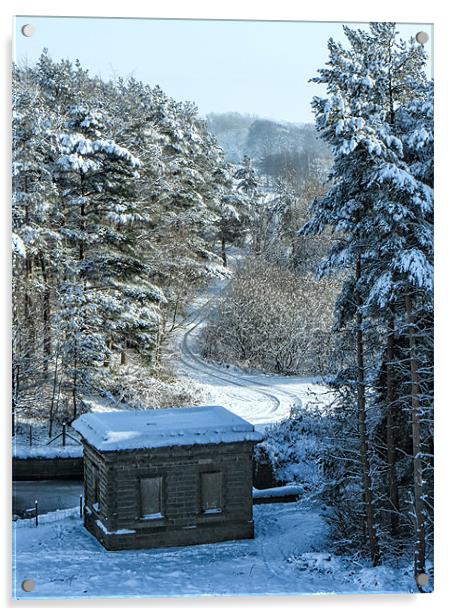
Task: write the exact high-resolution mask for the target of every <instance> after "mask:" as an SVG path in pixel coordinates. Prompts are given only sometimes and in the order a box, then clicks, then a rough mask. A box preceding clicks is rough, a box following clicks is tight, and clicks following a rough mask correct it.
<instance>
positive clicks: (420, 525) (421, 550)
mask: <svg viewBox="0 0 452 616" xmlns="http://www.w3.org/2000/svg"><path fill="white" fill-rule="evenodd" d="M405 310H406V318H407V323H408V340H409V348H410V381H411V424H412V440H413V484H414V515H415V521H416V540H415V547H414V577H415V579H416V582H417V576H418V575H419V574H421V573H425V512H424V498H425V497H426V494H424V484H423V478H422V471H423V460H422V453H423V452H422V438H421V421H422V418H421V408H420V394H421V388H420V377H419V366H418V362H417V358H416V351H417V348H416V327H415V323H414V319H413V306H412V301H411V297H410V295H409V294H407V295H406V297H405ZM418 588H419V589H420V590H421V585H419V584H418Z"/></svg>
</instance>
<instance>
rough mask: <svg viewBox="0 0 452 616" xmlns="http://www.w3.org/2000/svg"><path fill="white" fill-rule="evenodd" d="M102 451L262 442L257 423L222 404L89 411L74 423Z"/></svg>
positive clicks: (74, 426) (89, 441) (86, 438)
mask: <svg viewBox="0 0 452 616" xmlns="http://www.w3.org/2000/svg"><path fill="white" fill-rule="evenodd" d="M72 427H73V428H75V429H76V430H77V431H78V432H79V433H80V434H81V435H82V437H83V438H84V439H85V440H86V441H87V442H88V443H89V444H90V445H92V446H93V447H95V448H96V449H97V450H99V451H118V450H130V449H144V448H157V447H172V446H182V445H207V444H219V443H235V442H240V441H249V442H259V441H261V440H262V438H263V437H262V435H261V434H259V433H258V432H256V431H255V429H254V426H252V425H251V424H250V423H248V422H247V421H245V420H244V419H241V418H240V417H238V416H237V415H235V414H234V413H231V411H228V410H227V409H225V408H224V407H222V406H199V407H191V408H172V409H157V410H143V411H134V410H128V411H111V408H109V410H108V411H106V412H97V413H85V414H84V415H82V416H81V417H79V418H78V419H76V420H75V421H74V422H73V423H72Z"/></svg>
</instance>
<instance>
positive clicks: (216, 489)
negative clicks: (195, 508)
mask: <svg viewBox="0 0 452 616" xmlns="http://www.w3.org/2000/svg"><path fill="white" fill-rule="evenodd" d="M222 509H223V473H221V472H219V471H217V472H211V473H202V475H201V510H202V512H203V513H220V512H221V511H222Z"/></svg>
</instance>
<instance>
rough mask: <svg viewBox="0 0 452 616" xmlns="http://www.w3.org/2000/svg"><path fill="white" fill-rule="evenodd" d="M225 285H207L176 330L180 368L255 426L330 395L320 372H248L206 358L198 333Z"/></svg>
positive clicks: (174, 345) (213, 397)
mask: <svg viewBox="0 0 452 616" xmlns="http://www.w3.org/2000/svg"><path fill="white" fill-rule="evenodd" d="M226 286H227V283H226V282H225V281H220V282H218V283H216V284H214V285H211V286H210V287H208V288H207V290H206V291H205V292H204V293H203V295H201V296H200V297H199V298H198V299H197V301H196V303H195V304H194V306H193V311H192V313H191V314H190V315H189V317H188V318H187V319H186V320H185V322H184V323H181V324H180V326H179V328H178V329H177V330H176V335H175V336H174V338H173V340H172V341H171V352H172V353H173V354H174V355H175V359H173V362H174V363H175V366H176V369H177V371H178V373H180V374H181V373H182V374H184V375H185V376H187V377H188V378H190V379H191V380H192V381H193V382H194V383H195V384H198V385H199V386H201V387H202V388H203V389H207V390H208V392H209V403H212V404H220V405H223V406H226V407H227V408H229V409H230V410H231V411H234V412H235V413H237V414H238V415H240V416H241V417H243V419H246V420H247V421H250V422H252V423H254V424H256V425H265V424H269V423H274V422H275V421H279V420H281V419H284V418H285V417H287V416H288V415H289V413H290V409H291V407H292V406H294V405H302V406H305V405H306V404H309V403H310V404H315V403H317V402H319V401H321V399H322V397H325V396H327V393H326V389H325V387H324V386H323V385H322V382H321V378H319V377H314V376H313V377H298V376H297V377H294V376H291V377H284V376H274V375H267V374H263V373H256V374H249V373H247V372H244V371H243V370H240V369H239V368H236V367H232V366H228V367H226V366H223V365H219V364H214V363H212V362H207V361H206V360H205V359H204V358H203V357H202V356H201V353H200V351H199V335H200V333H201V332H202V328H203V326H204V324H205V319H206V316H207V315H208V312H209V310H210V309H211V304H212V303H213V302H214V301H215V299H216V298H217V297H218V296H219V295H220V294H221V293H222V291H223V290H224V288H225V287H226Z"/></svg>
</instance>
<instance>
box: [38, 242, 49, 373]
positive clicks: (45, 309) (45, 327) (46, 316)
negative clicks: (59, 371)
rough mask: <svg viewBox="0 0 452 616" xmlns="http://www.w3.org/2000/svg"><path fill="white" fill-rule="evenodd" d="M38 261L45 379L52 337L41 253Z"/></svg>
mask: <svg viewBox="0 0 452 616" xmlns="http://www.w3.org/2000/svg"><path fill="white" fill-rule="evenodd" d="M39 262H40V265H41V273H42V280H43V282H44V293H43V296H42V303H43V307H42V320H43V347H44V348H43V350H44V362H43V370H44V377H45V378H46V379H47V376H48V372H49V360H50V356H51V353H52V338H51V330H50V289H49V280H48V274H47V268H46V264H45V261H44V257H43V255H42V254H40V255H39Z"/></svg>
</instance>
